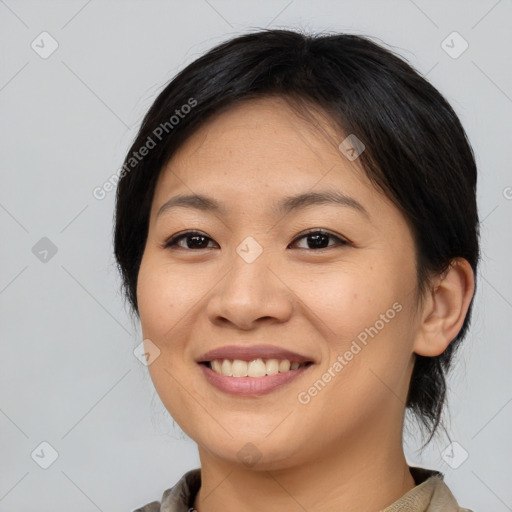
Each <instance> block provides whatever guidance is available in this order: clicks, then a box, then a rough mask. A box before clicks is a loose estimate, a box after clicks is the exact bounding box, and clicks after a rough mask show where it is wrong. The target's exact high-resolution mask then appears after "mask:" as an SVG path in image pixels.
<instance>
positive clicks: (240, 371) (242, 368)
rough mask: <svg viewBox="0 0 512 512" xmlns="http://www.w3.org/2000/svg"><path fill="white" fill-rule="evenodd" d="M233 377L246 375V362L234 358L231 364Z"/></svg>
mask: <svg viewBox="0 0 512 512" xmlns="http://www.w3.org/2000/svg"><path fill="white" fill-rule="evenodd" d="M231 369H232V371H233V377H247V362H246V361H240V359H235V360H234V361H233V365H232V366H231Z"/></svg>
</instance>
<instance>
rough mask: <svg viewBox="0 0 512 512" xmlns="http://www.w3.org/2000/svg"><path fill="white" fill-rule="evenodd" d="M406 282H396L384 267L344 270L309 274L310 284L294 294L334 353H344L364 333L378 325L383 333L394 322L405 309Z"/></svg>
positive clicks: (300, 283) (297, 288)
mask: <svg viewBox="0 0 512 512" xmlns="http://www.w3.org/2000/svg"><path fill="white" fill-rule="evenodd" d="M404 279H406V277H405V276H403V277H402V279H400V278H396V279H395V278H394V277H392V272H391V271H390V270H389V269H386V268H383V267H379V268H377V267H375V266H373V267H370V266H367V267H365V266H364V265H361V266H357V267H356V266H352V267H351V268H346V266H345V268H344V269H343V270H342V271H340V270H338V271H336V270H334V269H333V270H331V271H329V272H322V274H317V275H315V276H314V277H311V274H310V276H309V277H308V280H307V281H298V282H296V285H295V287H294V291H296V293H297V296H298V298H299V299H300V302H302V303H303V304H304V306H305V307H304V314H305V315H309V316H311V318H312V319H316V320H312V321H314V323H315V324H316V325H317V327H318V329H319V330H320V331H321V334H323V335H324V336H325V338H326V339H328V340H330V345H331V349H333V350H345V347H346V344H347V342H350V341H352V340H353V339H356V338H357V336H358V335H359V334H360V333H365V332H366V331H365V329H369V328H371V327H372V326H374V325H375V324H376V323H377V328H378V329H379V331H383V330H384V326H385V327H386V328H387V327H388V326H389V325H391V323H394V322H395V319H397V318H398V316H399V314H398V312H397V309H403V304H402V301H403V300H404V293H403V291H402V288H403V287H404V286H403V281H404ZM397 303H398V305H396V304H397ZM394 304H395V307H393V305H394ZM308 312H310V313H308ZM361 337H364V336H361Z"/></svg>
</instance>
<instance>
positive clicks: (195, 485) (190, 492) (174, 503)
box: [133, 468, 201, 512]
mask: <svg viewBox="0 0 512 512" xmlns="http://www.w3.org/2000/svg"><path fill="white" fill-rule="evenodd" d="M200 486H201V470H200V469H199V468H196V469H192V470H190V471H188V472H187V473H185V474H184V475H183V476H182V477H181V478H180V480H178V482H176V484H175V485H174V486H173V487H171V488H169V489H167V490H165V491H164V493H163V495H162V499H161V501H152V502H151V503H148V504H146V505H144V506H142V507H139V508H136V509H134V510H133V512H188V510H189V509H190V508H191V507H192V505H193V502H194V499H195V496H196V494H197V491H198V490H199V487H200Z"/></svg>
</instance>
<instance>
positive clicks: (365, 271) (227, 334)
mask: <svg viewBox="0 0 512 512" xmlns="http://www.w3.org/2000/svg"><path fill="white" fill-rule="evenodd" d="M315 119H316V120H317V122H318V123H317V127H314V126H313V125H312V124H311V123H310V122H307V121H306V120H304V119H302V118H299V117H297V115H296V113H294V111H293V110H291V109H290V107H289V106H288V104H287V103H286V102H285V101H284V100H283V99H280V98H278V97H272V98H271V97H269V98H265V99H258V100H250V101H248V102H245V103H242V104H240V105H237V106H236V107H232V108H230V109H229V110H227V111H225V112H223V113H221V114H220V115H217V116H216V117H214V118H212V119H211V120H209V121H208V122H207V123H206V124H204V125H203V126H202V127H201V128H200V129H198V130H197V131H196V132H195V133H194V134H193V135H192V136H191V137H190V138H189V139H188V140H187V141H186V143H184V144H183V145H182V146H181V147H180V149H179V151H178V152H177V153H176V154H175V155H174V157H173V158H172V160H171V161H170V162H169V164H168V165H167V166H166V167H165V168H164V169H163V171H162V173H161V175H160V177H159V180H158V183H157V186H156V189H155V195H154V198H153V204H152V208H151V216H150V225H149V232H148V238H147V243H146V247H145V251H144V255H143V258H142V262H141V266H140V271H139V276H138V288H137V298H138V304H139V315H140V320H141V324H142V331H143V336H144V338H145V339H149V340H151V341H152V343H154V345H156V346H157V347H158V348H159V350H160V355H159V356H158V357H157V358H156V359H155V361H154V362H153V363H152V364H151V365H150V366H149V371H150V375H151V378H152V381H153V383H154V385H155V389H156V390H157V392H158V394H159V396H160V398H161V400H162V402H163V404H164V405H165V407H166V408H167V409H168V411H169V412H170V414H171V415H172V416H173V417H174V419H175V420H176V421H177V423H178V424H179V425H180V426H181V428H182V429H183V430H184V431H185V432H186V434H187V435H188V436H190V437H191V438H192V439H194V441H196V443H197V445H198V449H199V455H200V460H201V470H202V486H201V489H200V491H199V493H198V496H197V498H196V500H195V503H194V508H195V509H196V510H197V511H199V512H212V511H218V510H224V511H225V512H235V511H237V512H238V511H239V510H246V511H256V510H257V511H260V510H283V511H290V512H291V511H301V510H308V511H310V512H324V511H335V510H336V511H339V510H343V511H358V512H360V511H361V510H365V511H373V510H375V511H377V510H381V509H383V508H385V507H386V506H389V505H390V504H392V503H393V502H394V501H396V500H397V499H399V498H400V497H401V496H402V495H403V494H405V493H406V492H407V491H409V490H410V489H412V488H413V487H414V486H415V483H414V481H413V479H412V476H411V474H410V472H409V468H408V465H407V463H406V460H405V457H404V453H403V448H402V425H403V416H404V409H405V401H406V396H407V391H408V388H409V382H410V377H411V372H412V368H413V363H414V357H415V355H414V354H415V353H417V354H422V355H430V356H433V355H438V354H440V353H442V352H443V351H444V349H445V348H446V346H447V345H448V344H449V342H450V341H451V340H452V339H453V338H454V337H455V336H456V334H457V333H458V330H459V329H460V327H461V325H462V322H463V320H464V316H465V313H466V311H467V308H468V306H469V302H470V300H471V297H472V295H473V290H474V282H473V274H472V272H471V268H470V266H469V264H468V263H467V262H466V261H465V260H455V261H454V264H453V265H452V267H451V268H450V269H449V271H448V272H446V273H445V274H444V275H443V276H437V277H436V278H434V279H433V280H432V283H431V286H430V287H429V288H428V290H427V293H426V294H425V296H424V297H423V300H422V301H420V300H419V299H420V297H419V295H418V294H419V292H418V287H417V282H416V267H415V247H414V242H413V238H412V234H411V231H410V229H409V226H408V224H407V222H406V220H405V218H404V216H403V215H402V213H401V212H400V211H399V210H398V209H397V207H396V206H394V205H393V203H392V202H391V201H390V200H388V199H387V198H386V197H385V196H384V195H383V194H382V193H381V192H380V191H378V190H376V188H375V187H374V186H372V184H371V183H370V182H369V180H368V179H367V178H366V176H365V175H364V172H363V171H362V170H361V168H360V166H359V164H358V161H357V159H356V160H355V161H354V162H351V161H349V160H348V159H347V158H345V157H344V156H343V155H342V154H341V152H340V151H339V150H338V148H337V145H338V144H339V143H340V142H341V141H342V140H343V139H344V138H345V136H344V135H342V134H340V133H339V131H337V130H335V129H334V128H333V126H332V123H329V122H328V120H326V119H325V117H323V116H322V115H321V114H320V113H318V112H317V114H316V116H315ZM324 190H336V191H339V192H342V193H343V194H345V195H346V196H349V197H350V198H352V199H354V200H356V201H357V202H358V203H360V204H361V205H362V206H363V207H364V210H365V211H366V213H363V212H362V211H360V210H358V209H355V208H352V207H349V206H340V205H336V204H323V205H310V206H308V207H306V208H302V209H297V210H295V211H292V212H289V213H287V214H280V215H278V214H275V213H273V212H272V209H271V206H272V205H273V204H274V203H275V202H277V201H279V200H280V199H282V198H283V197H285V196H289V195H295V194H299V193H303V192H312V191H313V192H320V191H324ZM193 193H195V194H204V195H207V196H210V197H213V198H214V199H215V200H217V201H218V202H220V203H221V204H222V205H223V206H224V207H225V209H226V212H225V214H224V213H223V214H220V213H218V212H217V213H213V212H208V211H200V210H198V209H192V208H183V207H176V208H173V209H169V210H167V211H166V212H165V213H163V214H161V215H159V216H157V212H158V210H159V209H160V207H161V206H162V205H163V204H164V203H165V202H166V201H168V200H169V199H170V198H171V197H174V196H176V195H178V194H193ZM313 228H318V229H320V228H321V229H323V230H325V231H328V232H330V233H331V234H332V235H333V238H325V239H324V240H325V242H324V245H322V246H321V247H325V246H327V245H328V247H327V248H320V249H318V248H315V245H314V240H313V241H312V242H311V239H309V240H310V241H309V244H308V237H304V236H303V235H304V234H305V232H307V231H309V230H311V229H313ZM186 230H196V231H200V232H201V233H202V234H203V236H205V237H207V238H205V239H200V241H201V242H203V245H202V246H201V247H206V248H200V249H197V248H194V247H197V245H196V246H194V245H193V240H192V241H190V238H189V239H188V242H187V239H186V238H185V239H181V241H179V242H178V244H179V245H178V246H171V247H165V243H166V241H167V240H169V239H170V238H171V236H172V235H175V234H178V233H182V232H184V231H186ZM249 236H250V237H253V238H254V239H255V240H256V241H257V242H258V244H259V245H260V246H261V247H262V249H263V252H262V253H261V255H260V256H259V257H258V258H257V259H256V260H255V261H253V262H252V263H248V262H247V261H245V260H244V259H243V258H242V257H241V256H240V255H239V254H238V253H237V251H236V249H237V247H238V246H239V244H240V243H241V242H242V241H243V240H244V239H246V237H249ZM336 237H339V238H340V239H341V240H345V241H346V243H341V242H340V241H338V239H337V238H336ZM397 303H398V304H399V305H400V306H401V310H400V312H398V313H396V315H394V318H393V319H391V320H389V321H388V322H385V325H384V327H383V328H382V329H380V330H379V332H378V334H377V335H376V336H374V337H373V338H368V343H367V345H366V346H362V350H361V351H360V352H359V353H358V354H357V355H355V356H354V357H353V359H352V360H351V361H349V362H347V364H346V365H345V366H344V367H343V369H342V371H340V372H339V373H337V374H336V376H335V377H333V378H332V379H331V381H330V382H328V383H327V384H326V385H325V387H324V388H323V389H322V390H321V391H320V392H318V393H317V395H316V396H314V397H312V398H311V400H310V401H309V402H308V403H307V404H304V403H301V402H300V401H299V400H298V394H299V393H300V392H304V391H307V390H308V389H309V388H310V387H311V386H312V385H313V384H314V383H315V381H317V380H318V379H319V378H321V377H322V375H323V374H324V373H325V372H326V371H328V369H329V368H332V366H333V363H334V362H335V361H336V359H337V356H338V355H340V354H341V355H343V354H344V353H345V352H346V351H347V350H349V348H350V346H351V343H352V341H353V340H356V339H357V336H358V334H360V333H361V332H362V331H364V330H365V328H369V327H371V326H374V325H375V324H376V321H377V320H379V319H380V318H382V317H381V315H382V314H386V311H387V310H389V309H390V308H392V306H393V304H397ZM233 344H236V345H243V344H247V345H254V344H272V345H276V346H279V347H283V348H286V349H290V350H293V351H295V352H298V353H299V354H302V355H306V356H308V357H309V358H310V359H312V360H314V361H315V365H314V366H312V367H311V368H310V369H309V370H308V371H307V372H304V373H303V374H302V375H301V376H300V377H298V378H297V379H295V380H294V381H293V382H291V383H289V384H287V385H285V386H282V387H281V388H279V389H277V390H275V391H273V392H271V393H269V394H266V395H263V396H260V397H236V396H232V395H228V394H225V393H223V392H221V391H219V390H217V389H216V388H214V387H213V386H212V385H210V384H209V382H208V381H207V380H206V379H205V377H204V376H203V374H202V372H201V371H200V368H199V366H198V364H197V363H196V362H195V360H196V358H197V357H199V356H200V355H201V354H203V353H204V352H206V351H207V350H210V349H213V348H218V347H222V346H225V345H233ZM247 443H252V445H251V446H249V447H248V445H247ZM244 447H245V448H244ZM241 449H243V450H245V452H247V451H249V452H250V454H252V455H254V456H256V455H257V456H258V457H260V458H259V460H258V461H257V463H256V464H254V465H249V464H246V463H244V461H243V460H242V459H241V458H240V456H239V455H238V453H239V451H240V450H241ZM245 452H244V451H242V453H245ZM376 483H377V484H376Z"/></svg>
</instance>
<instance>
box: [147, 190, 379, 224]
mask: <svg viewBox="0 0 512 512" xmlns="http://www.w3.org/2000/svg"><path fill="white" fill-rule="evenodd" d="M332 204H334V205H337V206H342V207H345V208H352V209H354V210H357V211H359V212H360V213H362V214H364V215H365V216H366V217H368V218H370V214H369V213H368V211H367V210H366V208H365V207H364V206H363V205H362V204H361V203H360V202H358V201H356V200H355V199H354V198H352V197H350V196H347V195H345V194H343V193H342V192H340V191H337V190H325V191H321V192H305V193H303V194H298V195H295V196H288V197H284V198H283V199H281V200H280V201H279V202H277V203H276V204H274V205H273V206H272V211H273V213H274V214H275V215H285V214H288V213H290V212H291V211H294V210H300V209H303V208H306V207H308V206H313V205H332ZM173 208H190V209H195V210H200V211H206V212H212V213H216V214H219V215H226V214H227V209H226V208H225V207H224V206H223V205H221V204H220V203H219V202H218V201H216V200H215V199H213V198H212V197H207V196H204V195H201V194H190V195H177V196H175V197H172V198H171V199H169V200H168V201H167V202H165V203H164V204H163V205H162V206H160V208H159V209H158V212H157V214H156V216H157V217H159V216H160V215H162V214H163V213H164V212H167V211H169V210H171V209H173Z"/></svg>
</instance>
